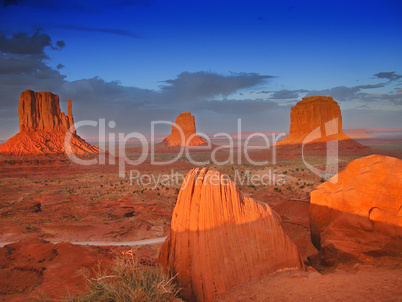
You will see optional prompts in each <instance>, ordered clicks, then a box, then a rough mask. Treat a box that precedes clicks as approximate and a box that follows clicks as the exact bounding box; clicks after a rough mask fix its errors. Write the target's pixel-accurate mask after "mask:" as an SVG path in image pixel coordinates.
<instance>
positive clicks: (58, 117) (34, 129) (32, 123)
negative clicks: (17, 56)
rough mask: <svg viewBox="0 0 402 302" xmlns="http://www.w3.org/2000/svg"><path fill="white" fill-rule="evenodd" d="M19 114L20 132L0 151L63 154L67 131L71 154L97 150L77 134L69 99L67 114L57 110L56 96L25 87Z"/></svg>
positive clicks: (6, 152)
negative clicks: (69, 137) (69, 138)
mask: <svg viewBox="0 0 402 302" xmlns="http://www.w3.org/2000/svg"><path fill="white" fill-rule="evenodd" d="M18 116H19V125H20V132H19V133H17V134H16V135H14V136H13V137H12V138H10V139H9V140H8V141H7V142H5V143H4V144H1V145H0V153H1V154H9V155H40V154H62V153H65V152H67V150H65V148H64V147H65V137H66V134H68V135H69V136H71V144H70V145H71V151H72V152H73V153H75V154H80V155H82V154H95V153H98V152H99V150H98V148H97V147H95V146H92V145H90V144H88V143H86V142H85V141H84V140H83V139H82V138H81V137H79V136H78V135H77V133H76V130H75V128H74V119H73V115H72V104H71V100H69V101H68V116H66V115H65V114H64V113H63V112H61V110H60V105H59V96H58V95H56V94H53V93H50V92H43V91H42V92H34V91H32V90H26V91H24V92H22V93H21V97H20V100H19V106H18ZM68 151H70V150H68Z"/></svg>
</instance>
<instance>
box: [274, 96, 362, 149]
mask: <svg viewBox="0 0 402 302" xmlns="http://www.w3.org/2000/svg"><path fill="white" fill-rule="evenodd" d="M329 140H339V141H342V140H348V141H353V140H352V139H351V138H350V137H349V136H347V135H346V134H344V133H342V115H341V109H340V107H339V105H338V103H337V102H336V101H334V100H333V99H332V97H330V96H309V97H304V98H302V100H301V101H300V102H298V103H297V104H296V105H295V106H293V107H292V108H291V110H290V132H289V136H287V137H285V138H284V139H283V140H281V141H280V142H278V143H277V145H279V146H280V145H298V144H303V143H312V142H326V141H329ZM353 142H354V141H353ZM354 143H356V144H358V145H360V144H359V143H357V142H354Z"/></svg>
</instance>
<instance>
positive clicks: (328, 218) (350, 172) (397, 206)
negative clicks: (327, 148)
mask: <svg viewBox="0 0 402 302" xmlns="http://www.w3.org/2000/svg"><path fill="white" fill-rule="evenodd" d="M334 177H335V178H336V177H337V182H336V181H333V182H331V180H330V181H328V182H325V183H323V184H321V185H320V186H318V187H317V189H316V190H315V191H313V192H311V201H310V209H309V212H310V229H311V239H312V242H313V244H314V245H315V247H316V248H317V249H318V250H319V253H320V256H321V259H322V260H324V261H325V262H326V264H329V265H333V264H336V263H339V262H347V261H350V260H359V261H363V262H364V261H365V260H367V259H370V257H371V256H383V255H393V256H402V190H401V188H402V160H400V159H397V158H393V157H388V156H382V155H370V156H366V157H363V158H359V159H356V160H354V161H352V162H350V163H349V164H348V165H347V167H346V168H345V170H343V171H341V172H340V173H339V174H338V175H336V176H334ZM334 180H336V179H334Z"/></svg>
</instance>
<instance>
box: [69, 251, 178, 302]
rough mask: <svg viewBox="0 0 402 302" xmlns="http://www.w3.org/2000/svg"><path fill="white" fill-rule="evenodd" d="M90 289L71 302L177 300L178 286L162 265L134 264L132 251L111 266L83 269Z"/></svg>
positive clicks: (71, 299)
mask: <svg viewBox="0 0 402 302" xmlns="http://www.w3.org/2000/svg"><path fill="white" fill-rule="evenodd" d="M82 274H83V276H84V277H85V279H86V281H87V282H88V285H89V289H88V291H87V292H86V293H83V294H81V295H80V296H78V297H70V298H69V299H68V301H70V302H84V301H85V302H86V301H88V302H89V301H91V302H93V301H94V302H106V301H107V302H111V301H116V302H123V301H134V302H137V301H138V302H140V301H141V302H145V301H150V302H151V301H152V302H158V301H177V299H178V298H177V296H178V294H179V291H180V288H179V287H178V285H177V283H176V282H175V276H173V277H172V276H170V277H169V276H167V275H166V274H165V273H164V272H163V270H162V268H160V267H155V266H144V265H137V264H136V263H135V259H134V257H133V255H132V254H131V253H129V254H123V255H122V256H118V257H116V258H115V260H114V262H113V263H112V265H111V266H110V267H108V268H106V269H102V268H101V265H98V267H97V268H96V269H92V270H85V271H83V272H82Z"/></svg>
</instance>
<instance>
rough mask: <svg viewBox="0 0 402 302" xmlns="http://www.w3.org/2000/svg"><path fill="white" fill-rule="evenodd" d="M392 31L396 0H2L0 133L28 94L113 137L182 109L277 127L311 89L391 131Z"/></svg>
mask: <svg viewBox="0 0 402 302" xmlns="http://www.w3.org/2000/svg"><path fill="white" fill-rule="evenodd" d="M401 37H402V2H401V1H399V0H377V1H370V0H365V1H354V0H348V1H343V0H340V1H339V0H337V1H322V0H321V1H287V0H284V1H279V0H278V1H254V0H248V1H237V0H231V1H223V0H215V1H209V0H202V1H198V0H191V1H188V0H187V1H185V0H181V1H178V0H172V1H158V0H149V1H148V0H134V1H129V0H117V1H107V0H91V1H81V0H72V1H51V0H42V1H35V0H0V102H1V107H0V126H1V132H0V139H7V138H9V137H10V136H12V135H14V134H15V133H17V132H18V117H17V109H18V99H19V95H20V93H21V92H22V91H24V90H26V89H32V90H34V91H51V92H53V93H55V94H59V96H60V98H61V106H62V109H63V110H64V111H66V108H67V99H72V101H73V113H74V117H75V120H76V121H81V120H98V119H99V118H105V119H106V121H110V120H113V121H115V122H116V128H115V131H116V132H124V133H129V132H133V131H137V132H142V133H144V134H148V133H150V128H151V121H156V120H166V121H169V120H173V119H175V117H176V116H177V115H178V114H179V113H180V112H183V111H191V112H192V113H193V114H194V115H195V116H196V124H197V130H198V131H200V132H206V133H211V132H212V133H213V132H220V131H227V132H234V131H236V129H237V124H236V121H237V119H238V118H241V119H242V125H243V130H244V131H287V130H288V129H289V121H290V118H289V116H290V107H291V106H293V105H294V104H295V103H296V102H297V101H299V100H301V98H302V97H303V96H308V95H329V96H332V97H333V98H334V99H335V100H336V101H337V102H338V103H339V105H340V106H341V109H342V113H343V119H344V128H348V129H354V128H380V127H381V128H399V127H402V122H401V120H402V119H401V116H402V39H401ZM90 128H91V127H90ZM160 131H162V132H163V131H168V130H167V129H162V128H161V129H160ZM79 133H80V134H82V135H83V136H84V137H87V138H88V137H91V136H94V135H95V129H92V128H91V129H89V128H86V129H85V128H82V129H80V130H79Z"/></svg>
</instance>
